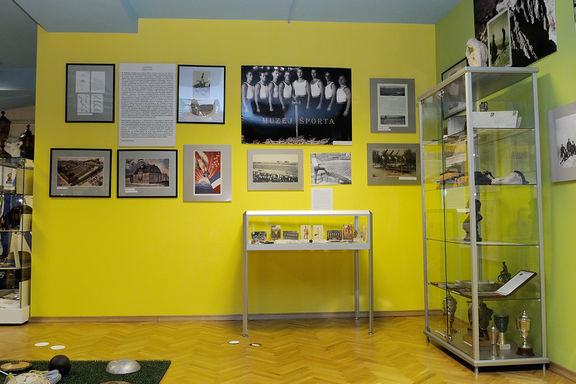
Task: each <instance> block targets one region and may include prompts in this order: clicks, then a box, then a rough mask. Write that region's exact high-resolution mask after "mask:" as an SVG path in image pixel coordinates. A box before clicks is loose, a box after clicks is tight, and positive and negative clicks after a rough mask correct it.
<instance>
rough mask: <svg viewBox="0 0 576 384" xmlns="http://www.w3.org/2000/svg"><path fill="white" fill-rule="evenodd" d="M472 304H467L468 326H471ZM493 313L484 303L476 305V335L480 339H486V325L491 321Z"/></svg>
mask: <svg viewBox="0 0 576 384" xmlns="http://www.w3.org/2000/svg"><path fill="white" fill-rule="evenodd" d="M471 304H472V303H471V302H468V321H469V322H470V326H472V305H471ZM493 313H494V311H493V310H492V309H490V308H488V306H487V305H486V303H484V302H479V303H478V331H479V333H478V335H479V337H480V338H481V339H482V338H484V339H487V338H488V324H489V323H490V320H492V314H493Z"/></svg>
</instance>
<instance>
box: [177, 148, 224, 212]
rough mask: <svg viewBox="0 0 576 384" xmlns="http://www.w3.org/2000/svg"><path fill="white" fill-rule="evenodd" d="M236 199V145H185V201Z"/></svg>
mask: <svg viewBox="0 0 576 384" xmlns="http://www.w3.org/2000/svg"><path fill="white" fill-rule="evenodd" d="M231 200H232V146H231V145H185V146H184V201H231Z"/></svg>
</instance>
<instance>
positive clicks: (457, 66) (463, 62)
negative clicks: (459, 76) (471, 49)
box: [442, 58, 468, 81]
mask: <svg viewBox="0 0 576 384" xmlns="http://www.w3.org/2000/svg"><path fill="white" fill-rule="evenodd" d="M467 65H468V59H466V58H463V59H461V60H459V61H458V62H457V63H456V64H454V65H452V66H451V67H450V68H448V69H447V70H445V71H444V72H442V81H444V80H446V79H448V78H449V77H450V76H452V75H453V74H455V73H456V72H458V71H459V70H461V69H462V68H464V67H466V66H467Z"/></svg>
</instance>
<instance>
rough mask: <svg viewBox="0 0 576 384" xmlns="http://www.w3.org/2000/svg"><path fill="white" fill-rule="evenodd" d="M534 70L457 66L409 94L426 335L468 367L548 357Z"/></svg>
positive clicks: (532, 361)
mask: <svg viewBox="0 0 576 384" xmlns="http://www.w3.org/2000/svg"><path fill="white" fill-rule="evenodd" d="M537 73H538V69H537V68H513V67H506V68H486V67H466V68H463V69H461V70H460V71H459V72H457V73H456V74H454V75H453V76H451V77H450V78H448V79H446V80H445V81H443V82H442V83H440V84H439V85H437V86H436V87H434V88H433V89H431V90H430V91H428V92H426V93H425V94H424V95H422V96H421V97H420V98H419V99H418V101H419V104H420V134H421V159H422V180H423V183H422V204H423V215H424V220H423V232H424V266H425V273H424V276H425V284H424V292H425V309H426V329H425V331H424V333H425V334H426V336H427V339H428V341H430V340H432V341H434V342H436V343H437V344H439V345H441V346H442V347H445V348H446V349H447V350H449V351H451V352H453V353H454V354H455V355H457V356H459V357H460V358H462V359H463V360H464V361H466V362H468V363H469V364H471V365H472V366H473V367H474V369H475V371H476V373H478V371H479V367H486V366H498V365H523V364H542V367H543V369H544V368H545V364H546V363H548V361H549V360H548V358H547V355H546V316H545V300H544V269H543V265H544V263H543V254H542V252H543V248H542V197H541V196H542V194H541V176H540V147H539V142H540V140H539V127H538V105H537V103H538V95H537Z"/></svg>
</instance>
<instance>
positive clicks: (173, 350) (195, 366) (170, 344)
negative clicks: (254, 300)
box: [0, 317, 571, 384]
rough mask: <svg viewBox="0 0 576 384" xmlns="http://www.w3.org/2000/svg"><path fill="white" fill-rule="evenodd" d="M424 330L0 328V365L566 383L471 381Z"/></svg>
mask: <svg viewBox="0 0 576 384" xmlns="http://www.w3.org/2000/svg"><path fill="white" fill-rule="evenodd" d="M423 327H424V319H423V318H422V317H384V318H377V319H375V333H374V335H372V336H369V335H368V332H367V320H366V319H361V320H358V321H355V320H353V319H314V320H266V321H264V320H259V321H251V322H250V329H249V331H250V337H249V338H243V337H241V336H240V334H241V332H242V325H241V322H239V321H189V322H142V323H134V322H125V323H88V322H74V323H73V322H51V323H50V322H41V323H34V322H33V323H29V324H25V325H22V326H0V360H12V359H14V360H16V359H23V360H49V359H50V358H51V357H52V356H54V355H56V354H65V355H67V356H68V357H70V358H71V359H72V360H74V359H76V360H112V359H118V358H132V359H136V360H146V359H150V360H153V359H162V360H164V359H165V360H172V365H171V366H170V368H169V369H168V372H167V373H166V375H165V376H164V379H163V380H162V384H185V383H250V384H259V383H290V384H297V383H354V384H356V383H371V384H372V383H431V384H436V383H484V384H489V383H490V384H491V383H498V384H501V383H505V384H516V383H518V384H520V383H522V384H524V383H554V384H557V383H571V381H569V380H568V379H566V378H564V377H562V376H559V375H557V374H555V373H553V372H550V371H547V372H546V374H545V375H544V374H543V371H542V369H535V370H521V371H506V372H481V373H480V375H479V376H476V375H475V374H474V371H473V370H471V369H470V368H469V367H467V366H465V365H463V364H461V363H460V362H458V361H457V360H455V359H454V358H452V357H450V356H448V355H447V354H446V353H445V352H443V351H442V350H441V349H439V348H438V347H436V346H434V345H432V344H427V343H426V338H425V336H424V334H423V333H422V329H423ZM230 340H238V341H239V342H240V343H239V344H237V345H233V344H229V343H228V342H229V341H230ZM41 341H46V342H49V343H50V344H51V345H55V344H61V345H65V346H66V349H64V350H61V351H54V350H51V349H49V347H35V346H34V344H35V343H37V342H41ZM250 343H260V344H261V346H259V347H257V346H250ZM119 380H121V379H119Z"/></svg>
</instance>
